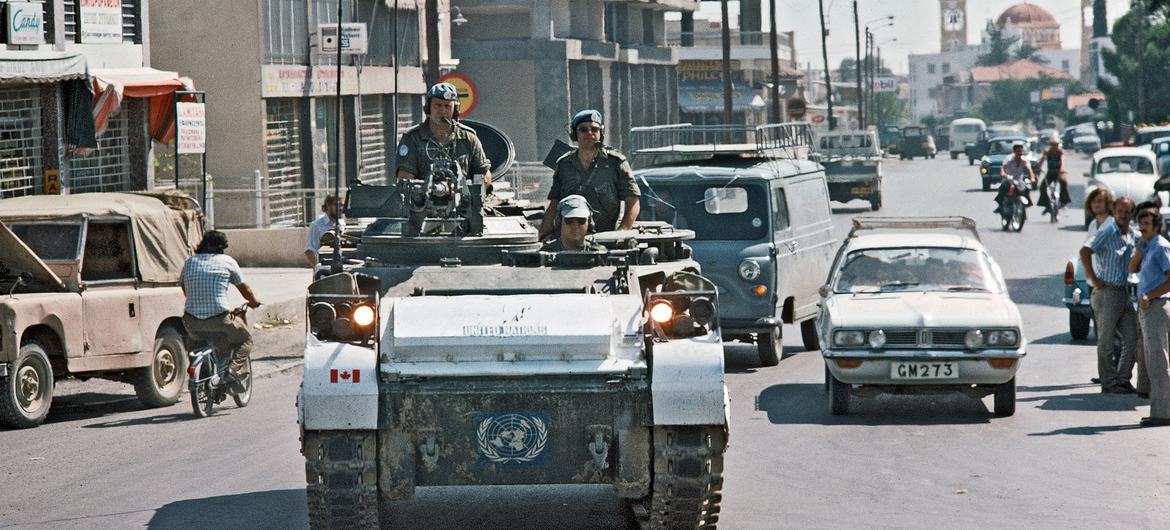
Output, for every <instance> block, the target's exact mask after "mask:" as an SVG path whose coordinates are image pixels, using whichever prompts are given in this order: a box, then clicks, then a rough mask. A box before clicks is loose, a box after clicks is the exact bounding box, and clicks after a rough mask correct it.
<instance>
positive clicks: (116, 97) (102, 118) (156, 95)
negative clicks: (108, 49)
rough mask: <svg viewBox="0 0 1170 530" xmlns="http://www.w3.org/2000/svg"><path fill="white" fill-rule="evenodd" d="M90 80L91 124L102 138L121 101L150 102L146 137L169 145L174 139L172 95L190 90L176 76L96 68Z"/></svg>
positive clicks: (145, 70) (187, 81)
mask: <svg viewBox="0 0 1170 530" xmlns="http://www.w3.org/2000/svg"><path fill="white" fill-rule="evenodd" d="M90 77H92V78H93V93H94V101H93V122H94V128H95V130H96V132H97V134H99V135H100V134H102V132H104V131H105V130H106V126H107V125H108V124H109V121H110V116H113V115H114V113H116V112H118V109H119V108H121V106H122V99H123V98H148V99H150V135H151V137H153V138H154V139H155V140H158V141H160V142H162V143H164V144H165V143H169V142H170V141H171V138H173V137H174V135H175V115H174V114H175V113H174V103H175V99H174V93H175V91H176V90H192V89H193V84H192V83H191V80H190V79H188V78H186V77H179V74H178V72H167V71H163V70H155V69H154V68H100V69H95V70H92V71H90Z"/></svg>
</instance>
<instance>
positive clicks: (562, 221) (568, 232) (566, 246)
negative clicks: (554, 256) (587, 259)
mask: <svg viewBox="0 0 1170 530" xmlns="http://www.w3.org/2000/svg"><path fill="white" fill-rule="evenodd" d="M592 221H593V210H592V209H590V208H589V201H586V200H585V197H582V196H580V195H569V196H568V197H565V198H564V199H561V200H560V202H558V203H557V217H556V220H554V221H553V227H554V228H555V229H556V232H557V238H556V239H554V240H552V241H549V242H548V243H545V244H544V247H542V248H541V249H540V250H542V251H544V252H561V251H563V250H589V251H600V250H605V246H604V245H602V244H600V243H596V242H594V241H592V240H589V239H586V238H585V236H586V235H587V234H588V233H589V228H590V227H589V225H590V224H591V223H592Z"/></svg>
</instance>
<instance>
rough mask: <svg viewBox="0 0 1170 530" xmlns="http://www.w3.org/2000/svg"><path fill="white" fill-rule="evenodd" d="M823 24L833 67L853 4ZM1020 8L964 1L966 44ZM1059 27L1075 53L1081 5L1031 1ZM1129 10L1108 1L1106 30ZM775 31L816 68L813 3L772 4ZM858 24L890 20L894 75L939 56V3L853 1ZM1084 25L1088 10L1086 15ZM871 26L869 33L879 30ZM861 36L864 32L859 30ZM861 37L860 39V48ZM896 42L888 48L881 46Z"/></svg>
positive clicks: (840, 1) (842, 52) (708, 6)
mask: <svg viewBox="0 0 1170 530" xmlns="http://www.w3.org/2000/svg"><path fill="white" fill-rule="evenodd" d="M762 1H763V5H764V29H765V30H766V29H767V28H768V0H762ZM823 1H824V3H825V15H826V18H827V19H828V27H829V38H828V49H829V63H830V64H831V65H833V66H834V67H835V66H836V65H838V64H840V63H841V59H843V58H845V57H853V56H854V51H855V47H854V42H855V41H854V31H853V27H854V26H853V0H823ZM1018 3H1020V1H1018V0H967V42H968V43H971V44H974V43H978V42H979V38H980V34H981V32H982V30H983V28H984V26H986V24H987V20H988V19H995V18H998V17H999V14H1000V13H1002V12H1003V11H1004V10H1005V9H1007V8H1008V7H1011V6H1013V5H1015V4H1018ZM1028 3H1031V4H1035V5H1038V6H1040V7H1042V8H1044V9H1046V10H1048V12H1049V13H1052V16H1054V17H1056V21H1057V22H1059V23H1060V37H1061V41H1062V44H1063V45H1064V47H1065V48H1068V49H1076V48H1080V46H1081V45H1080V42H1081V37H1080V23H1081V14H1080V5H1081V0H1032V1H1030V2H1028ZM1128 7H1129V0H1108V1H1107V3H1106V13H1107V15H1108V18H1109V24H1110V26H1111V27H1112V25H1113V21H1114V20H1116V19H1117V18H1118V17H1120V16H1121V15H1123V14H1124V13H1125V11H1126V10H1127V9H1128ZM729 11H730V12H731V21H732V22H731V24H732V26H733V27H734V26H736V21H735V19H736V14H737V13H738V12H739V2H738V1H733V2H731V3H730V4H729ZM776 11H777V17H776V26H777V27H778V28H779V29H780V31H793V30H794V31H796V55H797V60H798V61H799V62H800V63H801V66H804V64H805V63H807V62H808V61H816V64H815V65H814V66H817V67H819V66H820V63H821V42H820V31H819V22H818V20H817V17H818V8H817V0H776ZM858 12H859V14H860V16H859V18H860V19H861V23H862V25H863V26H864V25H865V23H867V22H871V21H874V20H876V19H881V18H883V17H886V16H889V15H894V25H893V26H890V27H885V28H879V29H875V30H873V31H874V34H875V35H876V36H877V37H876V39H877V42H878V43H879V44H880V45H881V48H882V60H883V61H884V62H885V63H886V64H889V65H890V66H891V67H892V68H893V70H894V72H895V73H901V74H904V73H906V70H907V64H908V61H907V56H908V55H909V54H911V53H937V52H938V51H939V24H938V21H939V0H858ZM1087 15H1088V19H1089V24H1091V23H1092V21H1091V20H1092V10H1091V9H1090V10H1089V13H1088V14H1087ZM696 18H709V19H712V20H719V2H703V3H702V8H701V10H700V12H699V13H696ZM881 24H882V22H880V21H879V22H873V23H872V24H870V26H871V27H873V26H878V25H881ZM863 33H864V29H863ZM864 38H865V36H864V35H862V39H863V40H862V46H863V47H864V45H865V42H864ZM890 39H896V40H894V41H892V42H886V41H889V40H890Z"/></svg>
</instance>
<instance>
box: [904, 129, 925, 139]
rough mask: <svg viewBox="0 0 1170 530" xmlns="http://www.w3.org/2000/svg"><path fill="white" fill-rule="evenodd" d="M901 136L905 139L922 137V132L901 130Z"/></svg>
mask: <svg viewBox="0 0 1170 530" xmlns="http://www.w3.org/2000/svg"><path fill="white" fill-rule="evenodd" d="M902 136H906V137H914V136H922V131H921V130H919V129H902Z"/></svg>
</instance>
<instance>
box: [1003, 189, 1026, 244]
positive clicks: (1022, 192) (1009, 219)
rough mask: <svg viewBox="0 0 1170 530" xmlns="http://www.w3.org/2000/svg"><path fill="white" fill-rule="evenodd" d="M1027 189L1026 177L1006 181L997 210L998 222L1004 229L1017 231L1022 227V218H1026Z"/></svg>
mask: <svg viewBox="0 0 1170 530" xmlns="http://www.w3.org/2000/svg"><path fill="white" fill-rule="evenodd" d="M1027 191H1028V181H1027V179H1024V180H1012V181H1008V183H1007V190H1006V192H1005V193H1004V198H1003V206H1002V207H1001V208H1000V212H999V222H1000V225H1001V226H1002V227H1003V229H1004V230H1005V231H1009V232H1019V231H1020V230H1023V229H1024V220H1026V219H1027V218H1028V214H1027V212H1026V209H1027V207H1028V204H1029V201H1028V196H1027V194H1026V193H1027Z"/></svg>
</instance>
